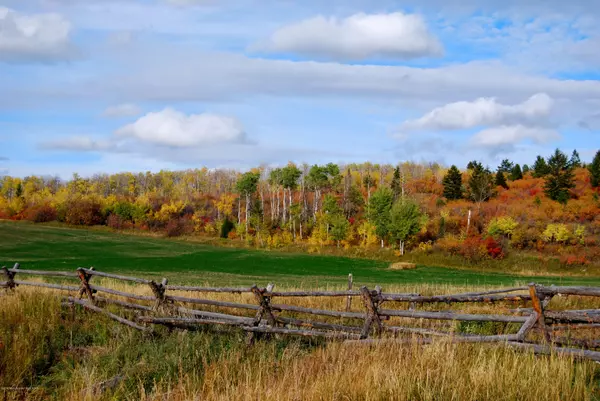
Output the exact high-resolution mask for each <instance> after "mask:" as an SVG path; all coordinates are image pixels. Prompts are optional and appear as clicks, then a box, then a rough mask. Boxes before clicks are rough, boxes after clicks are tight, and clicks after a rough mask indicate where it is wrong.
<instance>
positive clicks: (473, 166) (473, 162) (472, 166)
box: [467, 160, 479, 170]
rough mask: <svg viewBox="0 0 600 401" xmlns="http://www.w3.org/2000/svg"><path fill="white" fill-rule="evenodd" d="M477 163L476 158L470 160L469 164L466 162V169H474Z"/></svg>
mask: <svg viewBox="0 0 600 401" xmlns="http://www.w3.org/2000/svg"><path fill="white" fill-rule="evenodd" d="M478 163H479V162H478V161H477V160H472V161H470V162H469V164H467V170H474V169H475V166H477V164H478Z"/></svg>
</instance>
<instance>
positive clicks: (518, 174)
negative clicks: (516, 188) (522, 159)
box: [510, 163, 523, 181]
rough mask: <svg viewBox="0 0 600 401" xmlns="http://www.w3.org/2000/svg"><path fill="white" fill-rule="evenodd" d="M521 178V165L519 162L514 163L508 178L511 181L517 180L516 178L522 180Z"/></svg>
mask: <svg viewBox="0 0 600 401" xmlns="http://www.w3.org/2000/svg"><path fill="white" fill-rule="evenodd" d="M522 179H523V171H521V166H519V163H517V164H515V167H513V169H512V171H511V172H510V180H511V181H518V180H522Z"/></svg>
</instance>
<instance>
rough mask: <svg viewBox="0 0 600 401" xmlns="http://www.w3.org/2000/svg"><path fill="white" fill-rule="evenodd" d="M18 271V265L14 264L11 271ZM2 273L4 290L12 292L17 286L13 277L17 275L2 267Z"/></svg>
mask: <svg viewBox="0 0 600 401" xmlns="http://www.w3.org/2000/svg"><path fill="white" fill-rule="evenodd" d="M18 269H19V264H18V263H15V265H14V267H13V270H18ZM2 271H4V275H5V276H6V288H7V289H11V290H14V289H15V287H16V286H17V284H16V283H15V276H16V275H17V272H11V271H8V269H7V268H6V266H2Z"/></svg>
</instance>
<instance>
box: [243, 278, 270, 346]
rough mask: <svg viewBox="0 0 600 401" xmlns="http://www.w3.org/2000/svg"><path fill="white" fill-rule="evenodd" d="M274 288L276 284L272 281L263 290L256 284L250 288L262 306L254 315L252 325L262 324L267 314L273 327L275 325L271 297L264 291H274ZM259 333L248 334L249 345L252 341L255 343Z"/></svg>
mask: <svg viewBox="0 0 600 401" xmlns="http://www.w3.org/2000/svg"><path fill="white" fill-rule="evenodd" d="M273 288H275V284H272V283H269V285H267V288H264V289H263V290H260V289H259V288H258V287H257V286H256V284H255V285H253V286H252V288H250V290H251V291H252V293H253V294H254V297H255V298H256V300H257V301H258V304H259V306H260V309H259V310H258V311H257V312H256V315H255V316H254V321H253V322H252V326H254V327H256V326H258V325H259V324H260V321H261V320H262V318H263V317H264V316H265V315H266V317H267V321H268V322H269V324H270V325H271V326H272V327H275V325H276V321H275V316H273V311H272V309H271V297H266V296H264V295H263V293H265V292H271V291H273ZM257 334H258V333H254V332H248V335H247V337H246V343H247V344H248V345H252V343H254V339H255V338H256V336H257Z"/></svg>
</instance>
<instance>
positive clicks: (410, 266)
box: [390, 262, 417, 270]
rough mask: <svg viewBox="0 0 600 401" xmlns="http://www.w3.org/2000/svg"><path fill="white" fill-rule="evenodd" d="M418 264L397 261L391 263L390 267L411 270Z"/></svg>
mask: <svg viewBox="0 0 600 401" xmlns="http://www.w3.org/2000/svg"><path fill="white" fill-rule="evenodd" d="M416 267H417V265H416V264H415V263H409V262H396V263H392V264H391V265H390V269H392V270H410V269H415V268H416Z"/></svg>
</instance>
